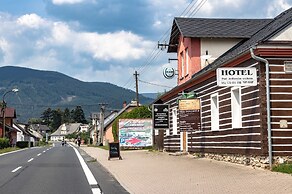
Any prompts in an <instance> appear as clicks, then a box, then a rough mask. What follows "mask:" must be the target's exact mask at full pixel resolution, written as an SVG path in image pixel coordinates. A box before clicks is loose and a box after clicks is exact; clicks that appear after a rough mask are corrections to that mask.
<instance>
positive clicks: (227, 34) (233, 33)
mask: <svg viewBox="0 0 292 194" xmlns="http://www.w3.org/2000/svg"><path fill="white" fill-rule="evenodd" d="M271 21H272V19H217V18H180V17H176V18H174V21H173V25H172V30H171V35H170V40H169V45H172V46H169V47H168V52H177V44H178V41H179V40H178V39H179V36H180V35H181V36H183V37H189V38H238V39H247V38H250V37H251V36H252V35H253V34H254V33H256V32H257V31H258V30H260V29H261V28H262V27H264V26H265V25H267V24H268V23H269V22H271Z"/></svg>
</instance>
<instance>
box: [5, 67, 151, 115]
mask: <svg viewBox="0 0 292 194" xmlns="http://www.w3.org/2000/svg"><path fill="white" fill-rule="evenodd" d="M15 87H17V88H18V89H19V92H18V93H17V94H16V95H13V94H9V95H6V96H5V101H6V102H7V105H8V106H11V107H14V108H15V109H16V111H17V114H18V119H19V120H20V121H27V120H28V119H29V118H39V117H40V116H41V113H42V112H43V111H44V110H45V109H46V108H52V109H56V108H60V109H62V110H63V109H65V108H69V109H70V110H71V109H73V108H75V107H76V106H78V105H79V106H82V108H83V110H84V112H85V114H86V117H87V118H88V117H89V115H90V112H98V111H99V108H100V107H99V106H98V104H99V103H107V109H108V110H111V109H120V108H122V104H123V102H124V101H126V102H130V101H132V100H133V99H135V97H136V94H135V92H134V91H132V90H129V89H125V88H122V87H119V86H116V85H114V84H111V83H107V82H84V81H80V80H78V79H75V78H72V77H70V76H67V75H65V74H62V73H59V72H56V71H43V70H36V69H30V68H26V67H15V66H4V67H0V95H2V96H3V94H4V93H5V92H6V91H9V90H11V89H12V88H15ZM139 99H140V103H142V104H148V103H150V102H152V101H153V99H151V98H147V97H144V96H142V95H139Z"/></svg>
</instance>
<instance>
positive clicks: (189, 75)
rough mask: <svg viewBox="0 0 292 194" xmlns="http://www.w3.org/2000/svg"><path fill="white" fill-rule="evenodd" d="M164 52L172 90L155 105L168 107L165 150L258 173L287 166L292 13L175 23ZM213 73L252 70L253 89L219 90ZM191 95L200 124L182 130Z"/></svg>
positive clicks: (291, 123)
mask: <svg viewBox="0 0 292 194" xmlns="http://www.w3.org/2000/svg"><path fill="white" fill-rule="evenodd" d="M168 52H175V53H177V58H178V66H177V67H178V69H177V70H178V77H177V79H178V81H177V83H178V85H177V86H176V87H175V88H173V89H172V90H170V91H169V92H167V93H165V94H164V95H162V96H161V97H159V98H157V99H156V100H155V102H154V104H169V106H170V128H169V129H166V130H165V133H164V149H165V150H167V151H171V152H179V151H184V152H190V153H195V154H198V155H201V156H205V157H209V158H214V159H217V160H225V161H231V162H236V163H241V164H250V165H254V166H258V167H268V166H271V165H272V164H273V163H277V162H280V163H281V162H284V161H287V160H292V143H291V139H292V101H291V99H292V8H290V9H288V10H287V11H285V12H283V13H281V14H280V15H278V16H277V17H275V18H274V19H204V18H175V19H174V21H173V26H172V30H171V36H170V40H169V47H168ZM218 68H240V69H241V70H242V68H256V85H255V86H251V85H246V86H241V85H236V84H234V85H232V84H230V85H225V86H222V85H220V84H218V83H217V76H218ZM216 71H217V72H216ZM234 74H235V73H234V72H233V73H232V75H234ZM234 77H235V78H236V77H238V76H237V75H234ZM230 83H231V82H230ZM190 93H191V94H192V95H193V98H195V99H198V100H199V112H200V114H199V117H200V118H199V124H198V125H197V126H196V127H195V128H192V129H188V130H181V129H180V125H181V123H180V116H181V115H180V109H179V100H180V99H182V98H187V95H184V94H190ZM193 119H194V118H193Z"/></svg>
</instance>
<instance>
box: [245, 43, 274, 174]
mask: <svg viewBox="0 0 292 194" xmlns="http://www.w3.org/2000/svg"><path fill="white" fill-rule="evenodd" d="M250 54H251V57H252V58H253V59H255V60H257V61H260V62H264V63H265V64H266V96H267V97H266V98H267V127H268V148H269V165H270V169H272V164H273V161H272V137H271V135H272V132H271V108H270V82H269V81H270V79H269V78H270V76H269V74H270V70H269V62H268V61H267V60H266V59H264V58H261V57H258V56H256V55H255V54H254V52H253V48H250Z"/></svg>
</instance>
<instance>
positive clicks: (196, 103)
mask: <svg viewBox="0 0 292 194" xmlns="http://www.w3.org/2000/svg"><path fill="white" fill-rule="evenodd" d="M178 106H179V128H180V131H197V130H200V129H201V112H200V100H199V99H181V100H179V104H178Z"/></svg>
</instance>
